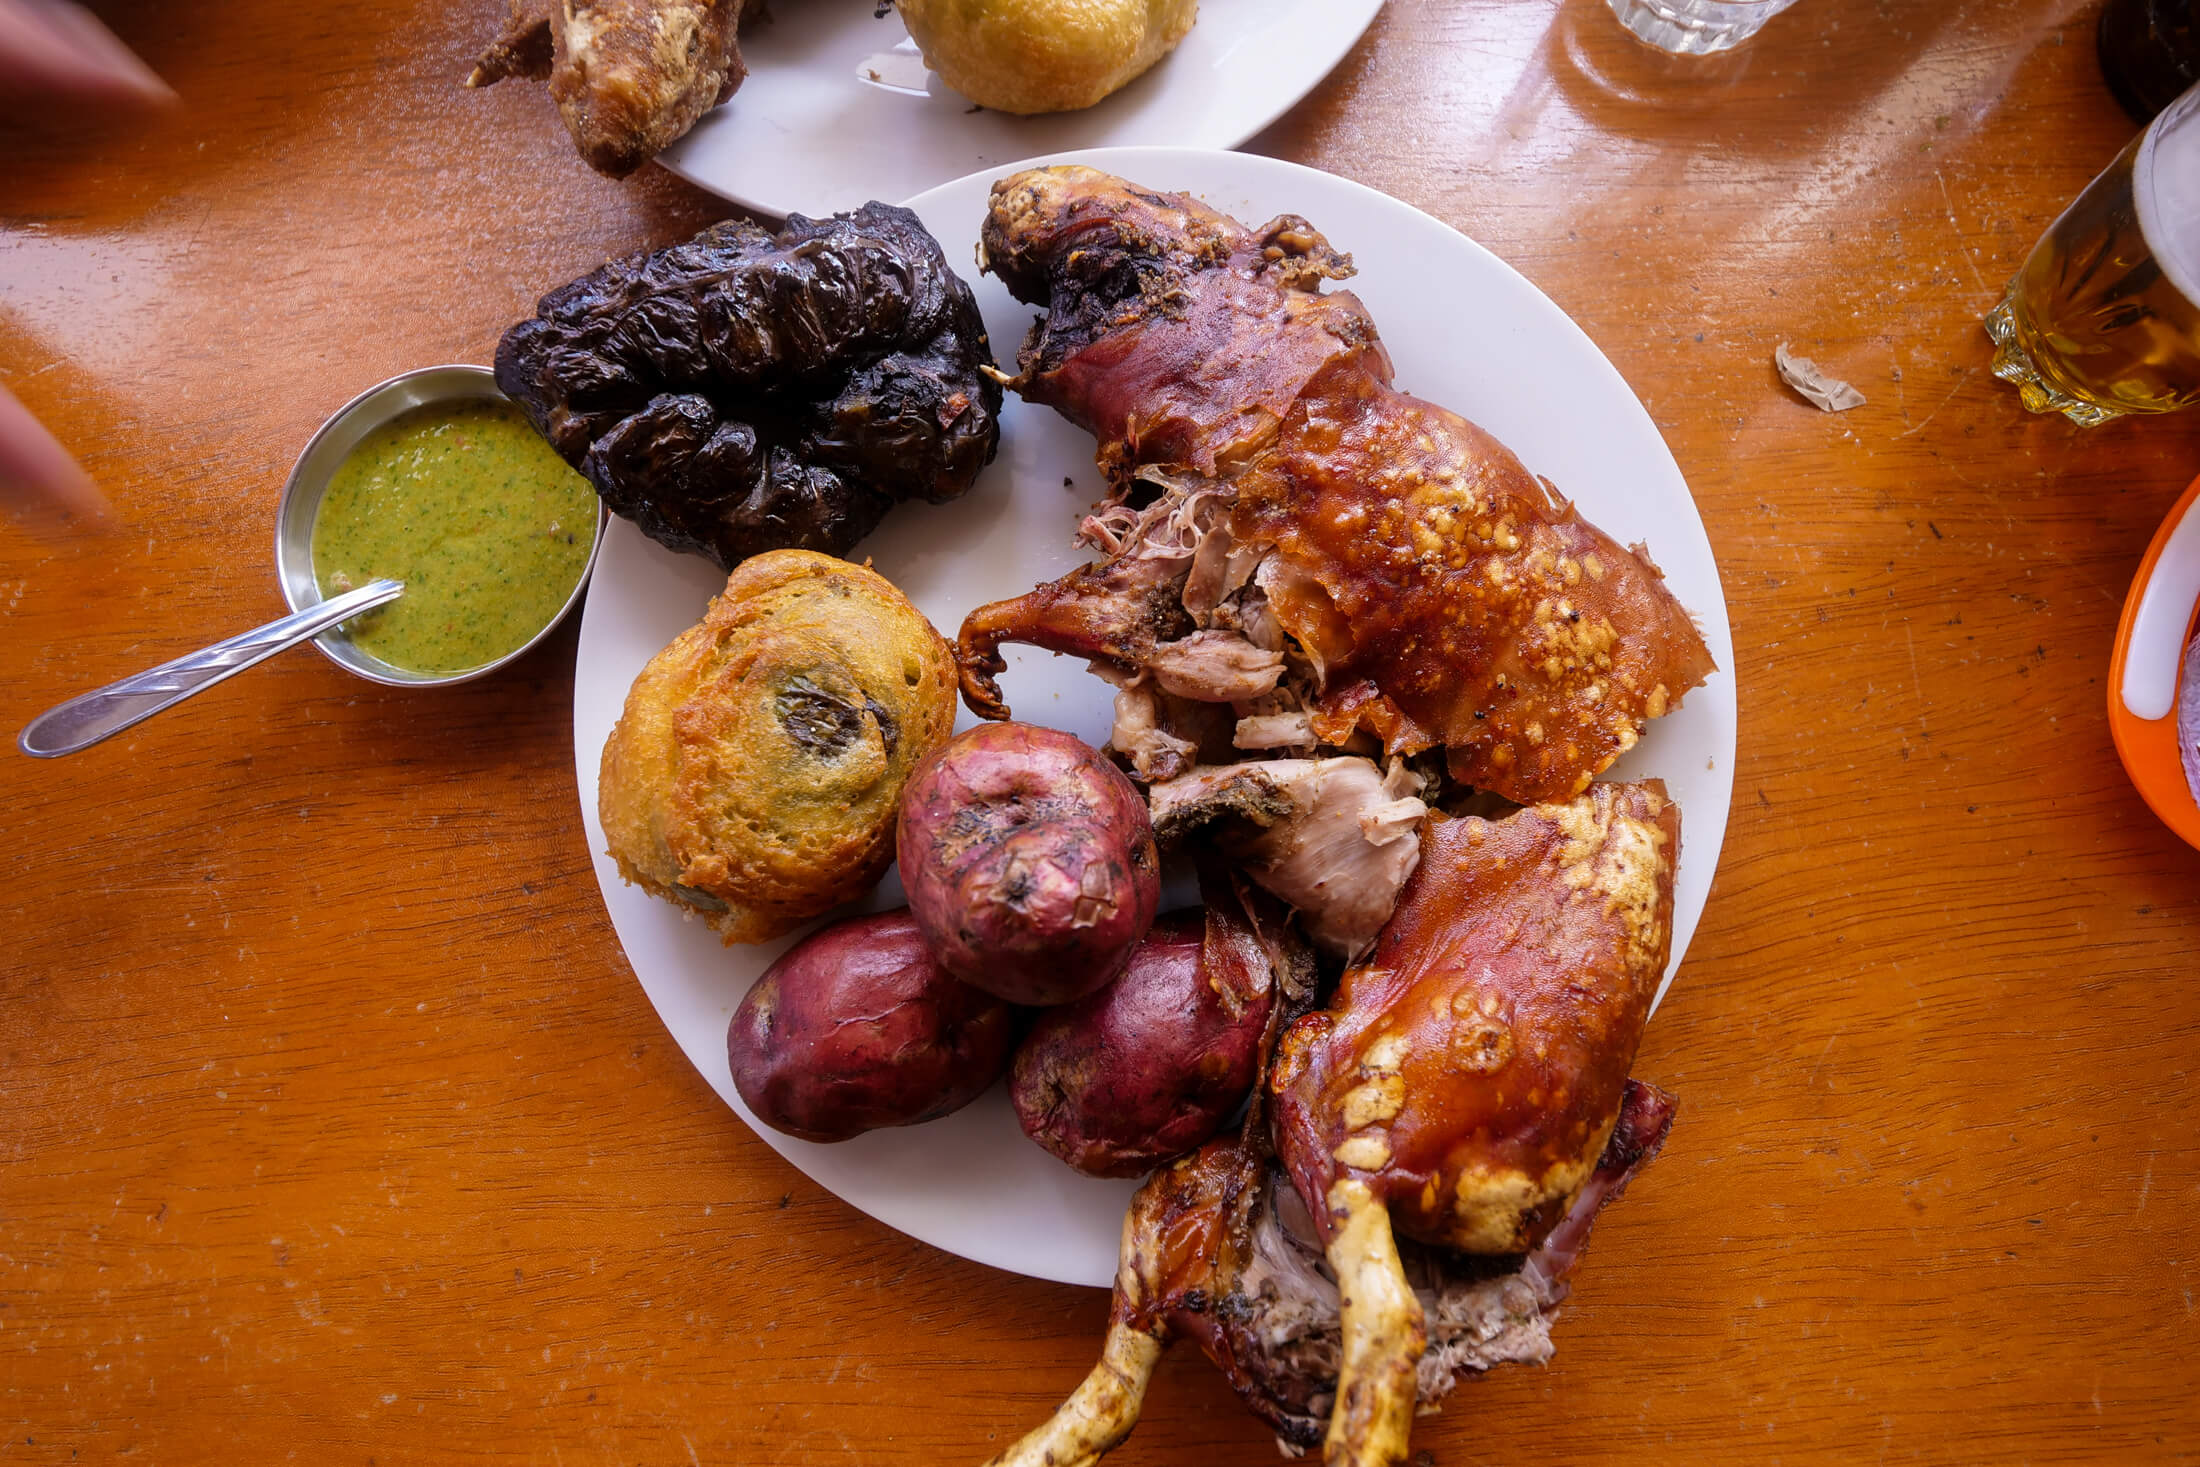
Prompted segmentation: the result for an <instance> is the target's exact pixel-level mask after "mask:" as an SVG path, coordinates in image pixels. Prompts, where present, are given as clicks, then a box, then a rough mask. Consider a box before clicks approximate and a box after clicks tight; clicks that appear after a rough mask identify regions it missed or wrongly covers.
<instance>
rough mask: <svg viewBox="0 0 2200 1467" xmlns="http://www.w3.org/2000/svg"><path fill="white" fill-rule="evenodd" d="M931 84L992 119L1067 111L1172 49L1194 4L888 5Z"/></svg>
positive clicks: (964, 0) (1112, 0)
mask: <svg viewBox="0 0 2200 1467" xmlns="http://www.w3.org/2000/svg"><path fill="white" fill-rule="evenodd" d="M896 6H897V8H898V9H899V10H900V11H901V21H902V24H903V25H905V26H907V27H908V28H909V35H910V38H911V39H912V40H914V41H915V42H916V43H917V49H918V50H920V51H922V52H923V53H924V64H925V65H927V66H929V67H931V68H932V69H933V70H934V71H936V72H938V73H939V74H940V80H942V81H944V82H946V83H947V84H948V85H949V86H951V87H953V88H954V89H955V90H956V91H958V92H960V93H962V94H963V95H964V96H966V97H968V98H969V99H970V100H971V101H973V102H976V103H977V104H978V105H979V106H981V107H991V108H993V109H994V110H995V111H997V112H1018V113H1027V114H1028V113H1034V112H1073V111H1075V110H1076V109H1078V108H1080V107H1090V106H1091V105H1092V104H1093V103H1095V102H1097V101H1099V100H1100V99H1101V98H1102V97H1105V96H1107V95H1108V94H1109V93H1110V92H1113V91H1115V90H1116V89H1117V88H1119V87H1122V86H1123V85H1125V84H1126V83H1128V82H1130V81H1132V80H1133V79H1135V78H1136V77H1138V76H1139V75H1141V74H1142V73H1143V72H1145V70H1146V69H1147V68H1148V67H1150V66H1152V65H1153V64H1154V63H1155V62H1156V61H1159V60H1160V59H1161V58H1162V57H1164V56H1166V55H1168V54H1169V52H1170V51H1172V50H1174V49H1175V48H1176V43H1177V42H1178V41H1181V40H1183V39H1184V33H1185V32H1186V31H1189V30H1190V29H1191V28H1192V21H1193V20H1194V19H1196V18H1197V16H1198V14H1199V0H896Z"/></svg>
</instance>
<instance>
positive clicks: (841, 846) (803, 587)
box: [597, 550, 955, 943]
mask: <svg viewBox="0 0 2200 1467" xmlns="http://www.w3.org/2000/svg"><path fill="white" fill-rule="evenodd" d="M954 723H955V673H954V660H953V658H952V656H951V655H950V653H949V651H948V648H947V643H946V642H945V640H944V639H942V638H941V636H940V634H939V633H938V632H936V631H934V630H933V629H932V624H931V623H930V622H928V621H926V620H925V619H924V617H923V615H922V614H921V613H920V612H918V610H917V609H916V608H915V607H914V606H912V605H910V604H909V601H908V599H907V598H906V597H904V596H903V595H902V594H901V592H899V591H898V590H896V589H895V588H894V587H893V585H892V584H891V583H890V582H888V581H887V580H886V579H885V577H883V576H880V575H878V574H876V573H874V572H873V571H871V570H868V569H866V568H864V567H862V566H854V565H850V564H848V563H847V562H845V561H841V560H835V559H834V558H832V557H831V556H827V555H818V554H815V553H813V552H810V551H803V550H781V551H775V552H773V553H771V554H768V555H759V556H756V557H755V558H753V559H751V560H748V561H745V562H743V563H742V564H741V565H740V566H739V567H737V568H736V569H735V570H734V572H733V574H732V575H731V576H729V577H728V578H727V580H726V588H725V590H724V591H722V592H721V593H719V595H718V596H716V597H715V598H713V599H712V601H711V603H710V609H709V610H708V611H707V612H706V613H704V616H703V620H702V621H701V622H700V623H698V624H697V625H695V626H693V627H690V628H689V629H688V630H687V631H685V632H683V633H681V634H680V636H679V637H678V638H677V639H676V640H675V641H674V642H673V643H672V645H671V646H669V647H667V648H665V650H664V651H662V652H660V653H658V654H657V655H656V656H655V657H653V658H651V659H650V662H649V665H648V666H647V667H645V668H643V669H642V673H641V675H640V676H639V677H637V678H636V679H635V680H634V686H633V688H632V689H631V690H630V691H629V692H628V694H627V699H626V709H625V711H624V712H623V713H622V714H621V715H620V717H619V721H618V723H617V724H616V725H615V726H614V727H613V728H612V730H611V737H610V739H609V740H607V741H606V742H605V744H604V749H603V768H602V778H601V781H600V784H599V787H598V795H597V810H598V813H599V815H600V816H601V817H602V820H603V829H604V837H605V839H606V841H607V842H608V843H609V847H610V853H611V856H612V858H613V859H614V860H616V861H617V862H618V864H619V874H620V875H622V876H624V877H625V878H626V879H627V880H628V881H631V882H634V883H636V884H637V885H639V886H641V887H643V888H644V889H646V890H647V891H649V892H650V893H652V894H653V895H656V896H661V897H666V898H668V899H670V900H673V901H677V902H681V903H683V904H685V905H686V906H687V907H689V908H690V909H692V910H694V911H696V912H698V913H700V914H701V915H702V916H703V918H704V919H705V920H706V921H708V922H709V923H710V925H711V926H712V927H713V928H715V929H716V930H717V931H718V933H719V934H720V935H721V936H722V937H723V938H724V939H725V940H726V941H727V942H728V943H735V942H765V941H768V940H770V939H771V938H774V937H777V936H779V935H780V934H782V933H785V932H789V931H792V930H793V929H794V928H796V927H798V926H800V925H801V924H802V923H804V922H806V921H808V920H809V919H810V918H812V917H815V916H817V915H818V914H819V913H821V912H824V911H826V910H827V909H829V908H831V907H835V906H838V905H839V904H840V903H842V902H845V901H850V900H852V899H854V898H855V897H858V896H861V895H862V894H863V893H864V892H866V891H868V890H870V889H871V887H872V886H873V885H874V884H876V883H877V881H878V879H879V878H880V877H881V876H883V875H885V873H886V868H887V867H888V866H889V865H890V864H892V862H893V859H894V822H895V812H896V809H897V807H898V806H899V804H900V802H901V789H902V785H903V784H904V782H906V781H907V779H908V777H909V771H910V769H911V768H912V767H913V766H914V765H915V764H916V763H917V762H918V761H919V760H921V759H922V758H923V757H924V756H925V755H927V754H929V753H930V752H932V750H934V749H936V748H938V747H939V746H940V745H941V744H943V743H945V742H946V741H947V736H948V733H949V731H950V730H951V729H952V728H953V727H954Z"/></svg>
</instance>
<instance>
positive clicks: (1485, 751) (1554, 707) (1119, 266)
mask: <svg viewBox="0 0 2200 1467" xmlns="http://www.w3.org/2000/svg"><path fill="white" fill-rule="evenodd" d="M980 256H981V263H982V264H983V266H984V268H986V269H988V270H990V271H992V272H993V273H994V274H996V275H998V276H1000V278H1001V280H1002V282H1003V283H1004V284H1006V285H1007V286H1008V288H1009V290H1010V292H1011V293H1013V294H1014V295H1015V296H1016V298H1017V299H1019V300H1022V301H1027V302H1030V303H1032V304H1035V305H1038V306H1040V307H1042V308H1043V309H1044V310H1045V311H1046V313H1047V314H1046V315H1045V317H1044V318H1043V319H1042V320H1040V321H1039V322H1038V323H1037V324H1035V325H1034V327H1033V328H1032V332H1031V335H1030V337H1029V338H1028V339H1027V340H1026V341H1025V342H1024V345H1023V348H1022V352H1021V354H1020V357H1019V365H1020V367H1021V369H1022V370H1021V373H1020V375H1019V376H1018V377H1016V378H1015V379H1014V381H1013V384H1012V385H1014V386H1015V387H1016V388H1017V390H1019V391H1020V392H1022V393H1023V395H1024V396H1025V397H1026V398H1028V399H1030V400H1031V401H1033V402H1041V403H1046V404H1049V405H1051V406H1052V407H1054V408H1055V409H1057V410H1058V411H1060V412H1061V413H1062V414H1063V415H1064V416H1065V417H1068V418H1069V419H1070V420H1071V421H1073V422H1076V423H1078V424H1079V425H1081V426H1082V427H1084V428H1086V429H1088V430H1089V431H1091V432H1092V433H1093V434H1094V435H1095V436H1096V437H1097V438H1098V439H1099V453H1098V457H1099V462H1100V465H1101V467H1102V469H1103V470H1104V471H1105V472H1106V473H1107V474H1108V475H1109V477H1110V479H1111V480H1112V481H1113V483H1114V485H1115V491H1116V493H1115V498H1114V500H1113V502H1112V503H1110V504H1108V505H1107V506H1105V507H1104V508H1103V510H1102V511H1101V512H1100V513H1099V514H1097V515H1095V516H1094V517H1093V518H1092V519H1089V520H1088V521H1087V522H1086V529H1085V535H1086V538H1087V539H1088V540H1089V541H1091V542H1092V543H1095V544H1096V545H1098V546H1100V547H1101V548H1102V549H1104V550H1105V551H1107V552H1108V558H1107V559H1106V560H1105V561H1104V562H1101V563H1097V564H1094V565H1089V566H1086V567H1084V568H1083V569H1081V570H1078V571H1075V572H1072V573H1071V574H1070V575H1068V576H1066V577H1063V578H1062V579H1061V580H1058V581H1055V582H1053V583H1051V584H1049V585H1045V586H1041V587H1039V588H1038V589H1037V590H1035V591H1033V592H1031V593H1030V594H1028V595H1026V596H1022V597H1018V598H1016V599H1013V600H1010V601H1003V602H997V603H995V604H993V605H990V606H985V607H981V608H979V609H978V610H977V611H975V612H973V613H972V614H971V615H970V617H969V618H968V619H967V620H966V621H965V622H964V623H963V627H962V631H961V635H960V638H959V643H958V648H957V655H958V658H959V660H960V662H961V665H962V679H963V692H964V697H965V700H966V701H967V702H968V703H969V704H970V706H971V708H972V709H973V711H975V712H977V713H979V714H981V715H984V716H989V717H1000V716H1003V715H1004V714H1005V711H1006V710H1005V705H1004V704H1003V703H1002V701H1001V698H1000V693H999V689H998V688H997V687H996V685H995V684H994V681H993V678H994V676H995V675H996V674H997V673H999V672H1000V671H1001V670H1002V667H1003V666H1004V664H1003V661H1002V659H1001V657H1000V654H999V651H998V649H999V647H1000V645H1001V644H1002V643H1003V642H1030V643H1034V644H1036V645H1038V646H1042V647H1046V648H1049V649H1051V650H1054V651H1057V652H1066V653H1072V654H1074V655H1077V656H1081V657H1086V658H1090V659H1093V660H1094V661H1096V662H1097V663H1098V664H1100V665H1101V666H1102V667H1104V668H1106V669H1107V670H1108V671H1109V672H1110V674H1111V675H1112V676H1113V677H1114V678H1115V679H1116V680H1117V681H1118V682H1119V683H1121V684H1123V685H1125V692H1124V695H1123V696H1122V697H1119V698H1118V701H1117V712H1118V730H1119V733H1125V725H1126V724H1128V725H1129V730H1128V732H1127V733H1125V737H1124V738H1123V739H1122V740H1121V741H1120V743H1119V747H1120V744H1121V743H1128V744H1131V745H1132V746H1133V747H1130V748H1124V749H1123V752H1124V753H1125V754H1126V755H1128V756H1130V757H1132V759H1133V762H1134V764H1135V765H1136V766H1137V767H1138V768H1139V771H1140V773H1141V774H1142V775H1143V776H1145V777H1148V778H1166V777H1168V776H1170V775H1173V774H1178V773H1182V772H1183V771H1184V770H1185V769H1186V768H1188V767H1189V764H1190V762H1191V760H1190V758H1189V756H1187V755H1185V754H1184V753H1183V751H1182V750H1181V749H1177V748H1172V747H1170V746H1169V745H1168V744H1166V743H1157V741H1155V740H1154V739H1152V738H1151V737H1150V736H1146V735H1147V734H1148V731H1150V730H1154V729H1156V728H1158V730H1159V732H1161V733H1162V734H1165V735H1174V734H1176V733H1177V732H1178V730H1176V729H1174V728H1172V727H1171V717H1170V713H1171V709H1172V707H1173V706H1174V705H1178V704H1181V703H1183V702H1185V701H1187V700H1188V701H1191V702H1195V703H1207V704H1217V703H1223V704H1228V705H1230V708H1231V712H1232V713H1233V714H1234V715H1235V716H1236V717H1237V725H1236V733H1235V737H1234V742H1235V744H1236V746H1237V747H1239V748H1241V749H1266V748H1293V749H1296V750H1297V751H1299V752H1312V751H1313V750H1314V749H1315V748H1316V747H1317V746H1333V747H1334V746H1341V745H1343V744H1345V742H1346V741H1347V740H1348V739H1350V738H1352V737H1353V735H1354V734H1355V733H1356V732H1362V731H1364V732H1365V733H1367V734H1371V735H1373V736H1374V737H1376V738H1378V739H1380V740H1381V742H1382V745H1383V747H1384V749H1385V751H1386V752H1387V753H1388V754H1390V755H1393V756H1398V755H1409V754H1413V753H1416V752H1418V751H1420V750H1423V749H1429V748H1436V747H1441V748H1442V749H1444V750H1445V752H1446V756H1447V759H1448V763H1449V768H1450V772H1451V774H1452V776H1453V777H1454V778H1456V779H1457V780H1459V781H1461V782H1463V783H1465V784H1469V785H1473V786H1475V787H1477V788H1481V789H1488V790H1492V791H1495V792H1496V793H1498V794H1500V795H1503V796H1504V797H1505V798H1507V799H1510V800H1513V801H1516V802H1519V803H1532V802H1535V801H1538V800H1553V799H1557V800H1564V799H1570V798H1572V797H1573V796H1575V795H1577V794H1579V793H1580V792H1581V791H1582V790H1583V789H1584V788H1586V787H1587V786H1588V783H1589V781H1590V780H1591V779H1592V778H1594V777H1595V775H1596V774H1597V773H1598V772H1600V771H1601V770H1603V769H1605V768H1606V767H1608V766H1609V765H1610V764H1611V762H1612V761H1613V760H1614V759H1616V758H1617V757H1619V755H1620V754H1622V753H1623V752H1625V751H1626V750H1627V749H1628V748H1629V747H1631V746H1632V745H1633V744H1634V743H1635V741H1636V740H1637V739H1638V738H1639V737H1640V736H1641V733H1642V729H1643V725H1644V723H1645V722H1646V721H1647V720H1648V719H1651V718H1655V717H1657V716H1658V715H1660V714H1662V713H1664V712H1666V711H1667V710H1668V709H1670V708H1672V707H1673V706H1675V705H1676V704H1677V703H1678V702H1679V701H1680V699H1681V696H1682V695H1683V694H1684V693H1686V692H1687V691H1688V690H1689V689H1691V688H1693V687H1695V686H1697V685H1698V684H1699V683H1701V682H1702V681H1703V680H1704V678H1705V677H1707V676H1708V675H1709V674H1710V673H1711V672H1712V671H1713V665H1712V662H1711V658H1710V654H1709V653H1708V652H1707V651H1706V649H1705V647H1704V643H1703V638H1702V636H1701V635H1700V634H1699V633H1698V632H1697V630H1696V627H1695V625H1694V623H1693V622H1692V621H1691V620H1690V619H1689V616H1688V613H1687V612H1686V611H1685V610H1684V609H1683V608H1682V607H1681V605H1680V603H1679V602H1678V601H1677V600H1675V599H1674V597H1673V594H1672V593H1671V591H1669V590H1668V589H1667V588H1666V586H1665V583H1664V579H1663V577H1662V575H1661V574H1660V573H1659V571H1658V569H1657V567H1656V566H1654V565H1652V564H1651V563H1650V561H1649V559H1648V558H1647V556H1645V555H1643V554H1641V553H1639V552H1638V551H1634V550H1630V549H1628V548H1627V547H1625V546H1623V545H1620V544H1618V543H1617V542H1615V541H1614V540H1612V538H1611V537H1610V536H1608V535H1606V534H1604V533H1603V532H1602V531H1600V530H1598V529H1597V528H1596V527H1595V526H1593V525H1591V524H1589V523H1588V522H1587V521H1585V520H1584V519H1582V518H1581V516H1580V515H1579V514H1577V513H1576V512H1575V510H1574V508H1573V506H1572V505H1571V504H1570V503H1568V502H1567V501H1566V500H1565V499H1564V498H1563V497H1561V496H1560V494H1559V493H1558V492H1557V491H1556V490H1555V489H1553V488H1552V487H1551V486H1549V485H1547V484H1545V483H1543V482H1541V481H1539V480H1537V479H1536V478H1535V477H1534V476H1533V475H1531V474H1530V473H1529V472H1528V471H1527V469H1525V468H1524V467H1523V466H1522V465H1521V463H1520V461H1519V460H1518V459H1516V458H1515V457H1513V455H1512V454H1511V453H1510V452H1508V451H1507V450H1506V449H1505V447H1504V446H1503V445H1502V444H1500V443H1498V442H1497V440H1495V439H1494V438H1492V437H1491V436H1490V435H1489V434H1487V433H1485V432H1483V431H1482V430H1481V429H1479V428H1477V427H1475V426H1474V424H1472V423H1470V422H1468V421H1467V420H1466V419H1464V418H1462V417H1460V416H1459V415H1458V414H1456V413H1452V412H1448V411H1446V410H1445V409H1443V408H1440V407H1437V406H1435V405H1434V404H1432V403H1427V402H1423V401H1421V400H1420V399H1418V398H1415V397H1411V396H1408V395H1407V394H1405V393H1402V392H1399V391H1398V390H1397V389H1396V388H1394V387H1393V386H1392V385H1391V365H1390V358H1389V356H1388V354H1387V353H1386V352H1385V351H1384V350H1383V346H1382V342H1381V340H1380V339H1379V338H1378V337H1377V335H1376V331H1375V324H1374V322H1373V321H1372V320H1370V319H1369V317H1368V314H1367V312H1366V310H1365V308H1364V307H1362V306H1361V304H1360V302H1359V299H1358V298H1357V297H1356V296H1354V295H1352V294H1351V293H1350V292H1347V291H1327V292H1325V291H1324V290H1323V289H1322V284H1323V282H1324V281H1325V280H1333V279H1338V278H1341V277H1344V276H1346V275H1349V274H1350V273H1352V266H1351V262H1350V260H1349V258H1348V257H1346V256H1343V255H1340V254H1338V253H1337V252H1336V251H1334V250H1332V249H1331V248H1330V247H1329V245H1328V243H1327V241H1325V240H1324V239H1323V238H1322V236H1321V235H1320V234H1319V233H1318V232H1316V231H1315V229H1314V228H1313V226H1312V225H1310V224H1308V223H1307V222H1306V221H1305V220H1303V219H1299V218H1296V217H1293V216H1288V215H1287V216H1284V217H1282V218H1279V219H1276V220H1273V221H1271V222H1269V223H1268V224H1265V225H1263V226H1261V227H1260V228H1258V229H1248V228H1246V227H1244V226H1243V225H1241V224H1239V223H1238V222H1237V221H1235V220H1233V219H1231V218H1229V217H1227V216H1225V215H1223V214H1220V213H1217V212H1216V211H1215V210H1213V209H1210V208H1208V207H1207V206H1206V205H1204V204H1201V203H1199V202H1198V201H1197V200H1195V199H1192V198H1190V197H1188V196H1186V195H1182V194H1163V193H1154V192H1150V191H1147V190H1144V189H1140V188H1137V187H1135V186H1133V185H1131V184H1128V183H1126V182H1124V181H1123V180H1122V179H1119V178H1114V177H1111V176H1109V175H1107V174H1104V173H1099V172H1096V171H1094V170H1092V169H1089V168H1081V167H1074V166H1063V167H1056V168H1043V169H1032V170H1029V171H1026V172H1023V173H1019V174H1016V175H1014V176H1012V177H1009V178H1006V179H1003V180H1001V181H1000V182H999V183H997V184H995V185H994V188H993V198H992V205H991V208H990V211H989V212H988V214H987V217H986V220H985V225H984V229H983V232H982V235H981V238H980ZM1141 742H1143V743H1144V744H1145V746H1146V747H1145V750H1144V753H1143V757H1141V751H1140V749H1139V748H1138V747H1137V746H1138V745H1139V744H1140V743H1141ZM1179 742H1188V741H1185V740H1179Z"/></svg>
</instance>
